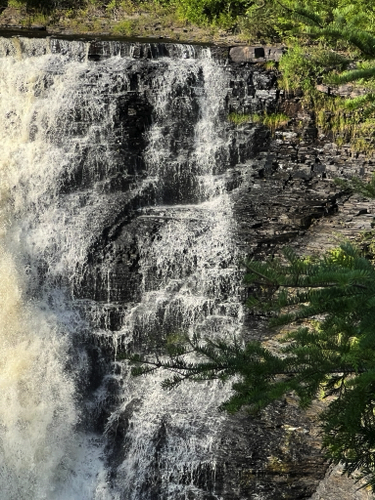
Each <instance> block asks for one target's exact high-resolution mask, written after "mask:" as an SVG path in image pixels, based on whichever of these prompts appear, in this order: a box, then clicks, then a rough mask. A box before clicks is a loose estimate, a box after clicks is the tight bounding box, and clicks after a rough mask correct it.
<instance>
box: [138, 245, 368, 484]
mask: <svg viewBox="0 0 375 500" xmlns="http://www.w3.org/2000/svg"><path fill="white" fill-rule="evenodd" d="M245 281H246V282H247V284H248V285H249V286H251V287H253V288H254V290H255V291H256V293H255V294H254V295H253V296H252V297H251V298H250V299H249V302H248V305H249V307H250V308H252V309H255V310H258V311H259V310H261V311H262V312H263V313H266V314H268V315H269V316H270V324H271V326H274V327H280V326H282V327H285V326H286V325H287V326H289V331H288V332H287V333H286V334H284V335H282V338H281V339H280V349H279V350H278V352H271V351H270V350H269V349H267V348H265V347H264V346H263V345H262V344H261V342H241V341H240V340H239V339H234V340H233V341H232V342H226V341H224V340H213V339H210V338H200V337H199V336H194V337H193V338H187V337H186V338H185V339H184V341H183V342H182V341H181V339H180V341H179V342H177V343H174V344H172V345H171V346H170V347H169V359H168V360H167V361H162V360H159V359H150V358H147V356H146V357H145V356H131V357H130V359H131V362H132V363H134V364H135V365H136V367H135V368H133V374H134V375H140V374H145V373H147V372H149V371H152V370H155V369H157V368H163V369H166V370H168V371H170V372H172V376H171V377H169V378H167V379H165V380H164V382H163V386H164V387H165V388H167V389H171V388H174V387H176V386H178V385H179V384H180V383H181V382H183V381H185V380H191V381H196V382H200V381H203V380H212V379H218V380H221V381H222V382H229V381H231V383H232V389H233V393H232V396H231V397H230V399H229V400H228V401H226V402H224V404H223V405H222V406H221V409H223V410H226V411H229V412H236V411H238V410H239V409H240V408H243V407H245V408H247V409H248V410H249V411H250V412H257V411H259V410H260V409H262V408H265V407H266V406H267V405H268V404H269V403H271V402H272V401H275V400H277V399H280V398H282V397H283V396H284V395H285V394H287V393H289V392H291V391H293V392H294V393H295V394H296V395H297V396H298V397H299V401H300V404H301V406H302V407H303V408H304V407H307V406H308V405H309V404H310V403H311V402H312V400H313V399H314V398H316V397H317V395H323V397H325V398H327V397H328V396H330V398H329V399H328V400H327V406H326V409H325V410H324V411H323V412H322V414H321V415H320V422H321V428H322V436H323V447H324V448H325V451H326V455H327V458H329V459H330V460H331V461H332V462H333V463H336V464H338V463H342V464H343V465H344V471H345V472H347V473H349V474H350V473H352V472H354V471H355V470H356V469H360V470H361V471H362V473H363V475H364V476H365V477H366V479H367V481H368V484H370V485H371V486H372V487H373V489H375V269H374V267H373V265H372V264H371V262H370V261H369V260H367V259H366V258H364V257H362V256H361V255H360V254H359V253H358V251H357V250H356V249H355V248H353V247H352V246H351V245H349V244H344V245H342V246H341V247H340V248H339V249H336V250H334V251H332V252H329V253H328V254H327V255H325V256H323V257H321V258H318V259H311V258H310V259H304V258H299V257H297V256H296V255H295V254H294V252H293V251H291V250H290V249H286V250H284V252H283V256H282V258H280V259H270V260H268V261H267V262H265V263H261V262H250V263H248V264H247V273H246V277H245ZM191 353H194V357H191ZM196 356H198V360H197V357H196ZM332 396H333V398H332Z"/></svg>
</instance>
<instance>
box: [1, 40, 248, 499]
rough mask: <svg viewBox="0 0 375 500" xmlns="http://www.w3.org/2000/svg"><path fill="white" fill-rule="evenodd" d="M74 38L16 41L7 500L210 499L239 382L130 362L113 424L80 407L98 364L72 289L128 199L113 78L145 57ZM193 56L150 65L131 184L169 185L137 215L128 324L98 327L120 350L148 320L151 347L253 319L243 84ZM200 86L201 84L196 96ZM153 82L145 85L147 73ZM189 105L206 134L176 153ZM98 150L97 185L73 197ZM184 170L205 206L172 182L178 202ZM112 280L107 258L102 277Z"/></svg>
mask: <svg viewBox="0 0 375 500" xmlns="http://www.w3.org/2000/svg"><path fill="white" fill-rule="evenodd" d="M59 43H60V44H61V46H62V49H61V47H60V52H59V53H54V52H56V50H55V49H54V47H55V46H54V44H53V43H52V44H51V43H50V42H46V41H45V40H33V41H30V40H26V39H21V40H19V39H12V40H9V39H8V40H2V41H1V44H0V55H1V58H0V96H1V98H0V118H1V120H0V144H1V154H0V186H1V187H0V189H1V191H0V196H1V198H0V227H1V240H0V276H1V281H0V298H1V311H0V394H1V398H0V491H1V498H2V500H16V499H17V500H26V499H28V500H29V499H30V498H32V499H33V500H44V499H46V500H47V499H48V500H125V499H126V500H149V499H151V498H153V499H155V498H158V499H160V500H161V499H163V500H172V499H173V500H178V499H181V500H182V499H186V498H197V499H198V498H201V497H203V496H202V495H204V486H202V484H200V483H202V481H201V480H200V476H202V474H203V475H204V474H206V475H207V477H208V476H209V478H210V481H211V483H212V484H211V486H210V488H211V490H212V491H213V490H214V486H213V483H214V481H215V468H216V459H215V454H216V451H217V449H218V446H219V438H220V432H221V426H222V424H223V421H224V416H223V415H222V414H220V413H219V412H218V410H217V407H218V405H219V404H220V402H222V401H223V400H224V399H225V398H227V397H228V395H229V389H228V388H223V387H221V386H220V385H219V384H217V383H214V382H212V383H207V384H200V385H198V386H197V385H188V384H186V385H183V386H181V388H179V389H178V390H176V391H172V392H165V391H163V390H162V389H161V387H160V381H161V379H162V377H163V374H161V373H155V374H154V375H152V376H149V377H146V378H141V379H133V378H132V377H131V376H130V375H129V370H128V366H127V364H126V362H121V361H116V360H115V359H114V360H113V365H112V366H113V372H109V373H108V374H107V376H106V377H107V379H108V378H112V379H113V380H116V382H117V384H118V386H119V387H121V390H120V391H119V394H117V396H116V397H117V400H116V401H117V403H116V405H115V406H113V405H112V407H111V409H110V411H108V414H109V417H108V421H107V423H106V425H105V430H104V433H103V435H100V434H99V433H95V432H94V431H93V429H90V426H89V425H88V424H86V422H87V421H89V420H90V418H91V417H90V418H88V417H87V415H86V414H85V411H88V408H89V406H90V405H88V404H86V405H84V404H82V397H81V396H82V394H81V393H82V391H81V389H82V388H81V384H82V380H84V377H85V373H86V370H87V369H88V368H87V363H88V360H87V355H86V354H85V351H84V350H82V347H79V345H80V342H78V341H77V339H79V338H80V337H81V336H82V331H83V330H85V329H86V330H87V328H88V325H87V323H86V320H85V319H83V318H82V317H81V316H80V314H79V312H78V310H79V308H77V305H76V302H77V300H76V299H75V296H74V290H75V289H76V288H77V287H79V286H80V283H81V280H82V273H83V271H84V269H85V266H86V265H87V258H88V254H89V252H91V251H92V245H93V244H94V243H95V242H96V241H97V240H98V238H100V235H101V232H102V231H103V228H104V227H106V225H107V224H108V223H109V221H110V220H111V214H112V213H113V212H115V211H116V210H117V208H118V207H120V206H121V205H122V204H123V203H124V196H125V195H124V194H123V193H122V192H117V193H112V194H111V195H105V194H104V193H103V191H102V190H101V188H100V186H101V182H102V177H101V173H99V170H100V169H101V172H103V171H105V170H106V169H108V172H109V171H110V170H111V167H112V164H113V162H114V159H113V157H112V155H113V149H111V145H112V143H113V140H114V139H113V137H114V128H115V124H114V120H113V115H114V113H115V110H114V107H113V106H114V105H113V104H112V99H113V101H114V98H115V97H116V96H112V97H111V96H110V97H111V98H109V99H103V96H104V95H107V94H106V92H107V90H106V89H108V88H109V87H110V82H111V81H113V79H114V78H118V79H120V80H121V81H122V82H125V83H124V85H125V84H126V85H127V84H128V80H127V68H128V67H129V64H130V63H131V61H132V60H131V58H130V57H120V56H119V55H117V56H115V57H108V59H107V60H105V61H104V62H100V64H99V63H95V62H90V61H89V60H88V57H87V51H88V49H87V47H86V46H85V44H84V43H83V42H71V44H70V45H69V43H68V42H62V41H60V42H59ZM191 52H192V51H191V50H190V52H189V51H186V50H185V51H182V53H183V58H181V59H172V58H171V59H168V58H166V59H160V60H153V61H150V62H149V64H150V65H151V66H152V67H153V68H154V69H155V68H156V67H157V68H159V66H160V72H159V73H158V72H156V75H157V76H156V77H155V78H156V80H155V81H154V84H153V93H152V94H150V95H149V96H148V98H149V102H150V103H151V104H152V106H153V119H152V123H151V125H150V127H149V130H148V132H147V136H146V137H145V139H146V140H147V143H148V146H147V148H146V150H145V152H144V158H145V163H146V166H147V178H145V179H140V180H139V182H138V183H137V185H135V186H133V188H132V189H133V191H132V193H133V195H134V196H135V195H138V194H139V193H142V192H143V191H144V190H145V189H146V188H147V187H149V186H153V189H154V190H155V192H156V193H157V195H156V201H157V202H158V204H156V205H152V206H145V207H143V208H140V209H139V211H138V221H139V224H140V231H139V233H138V235H137V246H138V249H139V254H140V262H139V272H140V274H141V277H142V285H141V286H142V290H141V299H140V301H139V302H138V303H136V304H133V305H132V307H131V308H130V309H129V310H128V312H127V314H126V315H124V317H123V319H122V325H123V326H122V328H121V329H120V330H119V331H118V332H116V333H113V332H111V331H109V330H108V329H106V328H103V327H100V328H99V326H95V324H94V325H91V326H90V328H91V331H90V334H89V335H90V336H91V338H95V337H97V338H98V339H99V340H100V339H103V338H104V337H105V338H106V342H107V343H109V344H111V345H112V347H113V348H114V350H115V351H116V350H118V349H122V348H123V347H124V346H125V347H126V346H129V345H132V344H133V343H134V342H135V343H136V338H137V335H139V332H140V331H141V332H142V338H147V337H149V338H150V344H152V342H153V341H154V340H153V339H154V338H155V336H156V337H158V335H159V336H160V337H161V338H164V340H165V337H166V335H168V334H169V333H173V332H175V333H178V332H184V333H186V332H187V333H189V334H193V333H194V332H199V333H202V334H203V335H211V336H215V335H218V334H221V335H227V336H228V337H231V336H233V335H235V334H237V333H238V332H239V331H240V330H241V325H242V320H243V311H242V306H241V303H240V298H239V293H240V292H239V289H240V284H239V283H240V278H239V273H238V268H237V261H238V258H239V255H238V250H237V248H236V245H235V243H234V239H233V237H232V233H233V227H234V221H233V215H232V208H231V202H230V199H229V197H228V195H227V194H226V188H225V183H224V179H223V177H222V175H221V174H222V172H223V171H224V170H225V166H226V162H227V161H228V153H227V150H228V137H227V136H226V134H225V131H224V128H223V126H222V125H221V121H222V113H223V109H224V97H225V93H226V85H227V82H226V77H225V72H224V71H223V68H221V67H220V65H219V64H217V63H215V62H214V61H213V60H212V59H211V58H210V55H209V52H208V51H201V55H200V57H199V58H196V59H194V58H188V59H186V58H185V57H187V54H188V56H189V57H190V56H191ZM187 79H191V81H192V82H193V83H192V87H191V89H190V90H191V91H189V93H186V80H187ZM139 87H140V91H142V92H145V90H144V89H142V82H140V83H139ZM184 89H185V90H184ZM184 92H185V93H184ZM175 98H176V99H177V98H178V99H179V102H180V108H179V109H180V110H182V111H181V113H182V115H181V116H182V118H183V117H184V116H188V115H189V113H192V114H194V113H196V116H197V119H196V120H195V121H194V120H193V125H191V128H192V130H193V133H192V134H190V136H189V137H187V138H186V137H185V139H184V141H185V142H184V141H182V142H181V144H180V145H177V146H176V140H177V139H178V138H177V139H176V138H175V137H174V136H173V127H174V124H176V123H177V121H178V120H179V119H181V116H178V113H176V108H174V107H173V102H174V101H173V99H175ZM197 110H198V111H197ZM77 112H79V113H80V123H81V125H80V126H81V129H80V130H79V132H77V129H76V126H77V125H76V121H75V120H74V119H73V117H74V116H75V114H76V113H77ZM181 140H182V139H181ZM99 146H100V147H99ZM176 150H177V153H176ZM82 155H84V156H85V157H86V158H88V162H89V163H88V164H89V168H90V169H91V171H90V175H91V181H92V182H91V184H90V183H89V184H88V185H80V186H77V188H76V189H75V190H71V191H68V192H64V193H63V194H62V187H63V185H64V182H66V180H67V179H71V178H73V177H74V171H75V168H76V165H77V162H78V161H79V159H80V158H81V157H82ZM186 168H188V169H189V168H191V170H190V171H188V172H187V171H186ZM97 171H98V173H97V174H96V172H97ZM171 175H172V177H173V175H175V177H176V183H175V186H177V187H176V189H177V191H178V189H179V186H180V184H179V180H178V179H180V178H182V179H185V178H186V177H189V176H190V177H192V178H194V179H195V181H194V182H193V183H191V184H188V185H189V189H190V190H191V192H192V193H191V194H192V201H191V202H189V201H188V199H186V197H184V196H185V195H184V194H183V193H181V196H180V195H179V193H177V194H176V193H174V194H176V199H177V201H176V202H175V203H174V204H166V203H165V200H164V198H163V197H164V194H163V193H164V192H165V185H166V183H168V182H169V183H170V182H171ZM96 177H97V180H96ZM180 187H181V186H180ZM181 189H182V188H181ZM150 219H153V220H154V219H158V220H159V221H160V220H161V221H162V222H161V224H159V229H158V234H157V237H154V236H155V235H152V234H151V233H147V231H146V230H144V229H142V224H143V222H144V221H147V220H150ZM109 274H110V269H109V268H108V269H105V268H103V269H102V271H101V276H109ZM103 279H104V278H103ZM109 281H110V279H109V278H108V283H109ZM110 301H111V292H110V289H109V290H108V296H107V302H108V303H110ZM78 351H79V352H78ZM104 387H105V384H103V385H102V386H101V387H100V388H99V389H97V391H96V393H95V394H93V395H92V405H93V406H95V404H99V403H100V404H102V402H103V401H104V400H105V399H106V394H104V393H103V391H104V390H105V389H104ZM124 415H125V416H126V419H127V427H126V438H125V439H123V441H122V442H121V443H120V445H121V450H120V452H118V455H119V457H121V460H120V459H119V458H117V463H116V464H112V463H109V462H108V460H106V455H108V456H112V455H111V452H110V451H108V446H109V445H108V443H110V439H109V436H110V434H111V432H112V431H113V429H114V427H116V425H117V423H118V422H120V421H121V420H122V421H123V420H124ZM91 420H92V418H91ZM106 446H107V447H106ZM204 471H206V472H204ZM189 495H190V496H189ZM191 495H193V497H192V496H191ZM217 498H219V497H217Z"/></svg>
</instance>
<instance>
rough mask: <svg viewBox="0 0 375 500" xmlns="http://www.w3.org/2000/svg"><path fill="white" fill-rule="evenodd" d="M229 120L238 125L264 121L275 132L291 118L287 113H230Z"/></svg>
mask: <svg viewBox="0 0 375 500" xmlns="http://www.w3.org/2000/svg"><path fill="white" fill-rule="evenodd" d="M228 120H229V121H230V122H232V123H234V124H235V125H238V126H239V125H243V124H245V123H263V125H265V126H266V127H268V128H269V129H270V130H271V132H272V133H273V132H275V130H277V129H279V128H281V127H284V126H285V125H287V123H288V122H289V121H290V118H289V116H287V115H286V114H285V113H271V114H267V113H265V114H264V115H259V114H246V113H245V114H242V113H229V115H228Z"/></svg>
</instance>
